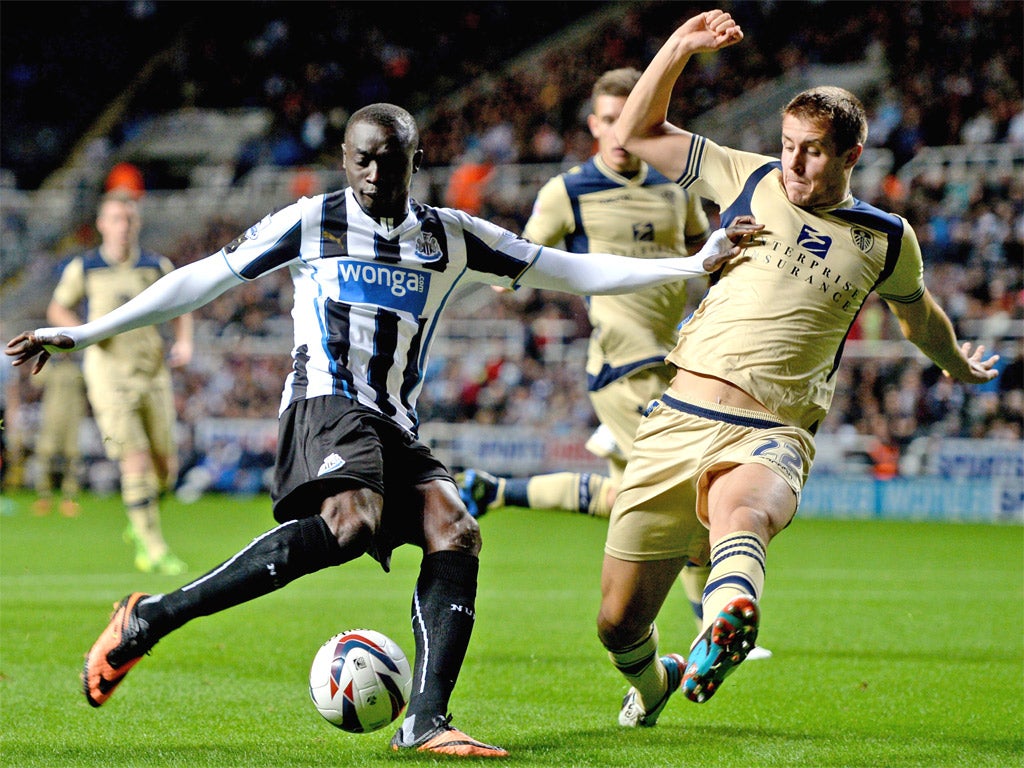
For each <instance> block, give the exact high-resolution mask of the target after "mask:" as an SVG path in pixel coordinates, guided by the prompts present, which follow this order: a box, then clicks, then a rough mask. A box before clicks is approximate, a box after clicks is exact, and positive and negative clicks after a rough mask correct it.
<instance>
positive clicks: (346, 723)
mask: <svg viewBox="0 0 1024 768" xmlns="http://www.w3.org/2000/svg"><path fill="white" fill-rule="evenodd" d="M411 691H412V670H411V669H410V668H409V660H408V659H407V658H406V656H405V653H404V652H403V651H402V649H401V647H399V645H398V643H396V642H395V641H394V640H392V639H391V638H389V637H388V636H387V635H384V634H381V633H380V632H376V631H374V630H372V629H350V630H348V631H347V632H341V633H339V634H337V635H335V636H334V637H332V638H331V639H330V640H328V641H327V642H326V643H324V644H323V645H322V646H320V650H319V651H317V652H316V656H314V657H313V664H312V666H311V667H310V669H309V695H310V697H311V698H312V699H313V704H314V705H316V708H317V711H318V712H319V713H320V714H321V715H323V716H324V718H325V719H326V720H327V722H329V723H332V724H333V725H336V726H338V727H339V728H341V729H342V730H343V731H348V732H349V733H369V732H370V731H376V730H377V729H379V728H383V727H384V726H386V725H387V724H388V723H391V722H394V720H395V718H397V717H398V716H399V715H400V714H402V710H403V709H405V705H406V704H407V703H408V702H409V693H410V692H411Z"/></svg>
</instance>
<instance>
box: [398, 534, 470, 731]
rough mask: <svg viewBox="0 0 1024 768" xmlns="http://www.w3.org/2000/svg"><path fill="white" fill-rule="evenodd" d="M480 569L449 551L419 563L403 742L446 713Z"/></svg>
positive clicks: (463, 555) (463, 651)
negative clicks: (413, 649) (413, 660)
mask: <svg viewBox="0 0 1024 768" xmlns="http://www.w3.org/2000/svg"><path fill="white" fill-rule="evenodd" d="M479 568H480V561H479V559H477V557H476V556H474V555H468V554H466V553H464V552H449V551H445V552H435V553H434V554H432V555H426V556H424V558H423V562H422V564H421V565H420V576H419V579H418V580H417V582H416V593H415V594H414V595H413V602H412V631H413V635H414V636H415V638H416V663H415V666H414V667H413V672H412V696H411V697H410V700H409V708H408V710H406V713H405V722H404V723H403V726H402V727H403V737H404V740H405V741H406V742H407V743H410V742H412V741H414V740H415V739H417V738H419V737H420V736H422V735H423V734H424V733H425V732H426V731H428V730H430V729H431V728H432V727H434V723H435V719H436V718H437V716H438V715H440V716H442V717H443V716H444V715H445V714H446V713H447V711H448V700H449V699H450V698H451V695H452V689H454V688H455V681H456V679H458V676H459V670H460V669H461V668H462V661H463V659H465V658H466V649H467V648H468V647H469V638H470V635H471V634H472V633H473V622H474V620H475V618H476V608H475V603H476V583H477V573H478V571H479ZM409 730H411V731H412V733H410V732H409Z"/></svg>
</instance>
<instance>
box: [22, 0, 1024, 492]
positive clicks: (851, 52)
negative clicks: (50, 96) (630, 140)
mask: <svg viewBox="0 0 1024 768" xmlns="http://www.w3.org/2000/svg"><path fill="white" fill-rule="evenodd" d="M297 5H301V4H297ZM452 5H453V6H455V7H457V8H459V9H460V11H461V13H457V14H454V15H453V14H451V13H449V14H447V15H446V17H445V21H444V23H443V24H442V23H441V22H440V19H439V18H435V17H432V16H431V14H430V13H429V12H428V11H427V9H431V8H435V7H436V6H435V5H433V4H407V5H402V6H401V9H402V10H401V11H398V9H397V8H396V11H395V13H393V14H392V13H389V14H388V18H387V20H386V22H385V21H382V20H380V19H379V18H378V16H379V15H380V14H379V12H378V11H377V10H376V8H377V7H376V6H375V5H369V4H359V3H355V4H351V3H344V4H342V3H338V4H335V3H322V4H316V7H317V9H318V10H322V12H318V13H316V14H302V13H291V12H288V10H287V9H288V7H289V5H288V4H274V3H269V4H263V5H262V6H261V12H263V13H264V18H263V20H262V21H261V22H260V23H259V24H257V25H255V26H254V23H253V21H252V20H251V19H250V20H248V21H247V22H246V23H245V24H241V25H240V26H239V27H238V34H237V35H236V36H234V37H231V36H224V35H220V36H215V35H212V34H211V35H205V36H204V34H203V32H204V29H203V28H202V27H201V26H200V27H194V28H190V29H188V30H186V32H185V33H184V38H183V40H182V41H181V42H180V43H179V46H178V48H177V49H176V50H177V52H178V54H179V55H176V56H175V57H173V58H172V60H171V65H170V66H168V68H166V69H164V70H162V71H161V72H160V74H159V75H158V76H157V78H156V80H157V81H158V82H159V81H161V78H165V79H166V80H165V85H166V86H167V87H165V88H164V89H163V90H164V94H165V95H167V94H172V97H173V95H174V94H176V95H177V97H178V98H179V100H180V102H181V103H182V104H185V103H190V104H194V105H197V106H217V107H230V106H239V105H246V104H248V105H254V104H259V105H261V106H268V107H270V108H271V109H273V111H274V114H275V116H276V117H275V119H274V121H273V127H272V129H271V130H270V131H269V132H268V133H267V134H266V135H264V136H262V137H259V138H258V139H257V140H255V141H253V142H250V143H249V144H247V145H245V147H243V151H242V153H241V154H240V156H239V158H238V162H237V166H236V169H235V173H236V179H237V178H239V177H241V176H242V175H243V174H244V173H245V172H246V171H247V170H248V169H249V168H251V167H253V166H255V165H260V164H271V165H277V166H286V167H288V166H294V165H301V164H305V163H317V162H320V163H336V162H337V160H338V157H339V144H340V136H341V131H342V130H343V127H344V123H345V120H346V119H347V115H348V113H349V110H350V109H352V108H354V107H356V106H359V105H361V104H363V103H367V102H370V101H380V100H386V101H394V102H397V103H400V104H403V105H406V106H408V107H410V108H411V110H412V111H414V112H415V113H416V114H417V115H418V116H420V119H421V121H422V123H423V125H422V128H423V135H422V140H423V145H424V147H425V150H426V157H427V162H428V163H429V164H430V165H433V166H451V168H452V170H453V173H452V176H451V182H450V183H449V185H448V188H447V190H446V191H445V195H444V198H445V199H437V200H425V201H424V202H428V203H432V204H453V205H456V206H457V207H463V208H465V209H467V210H470V211H471V212H473V213H478V214H482V215H484V216H485V217H488V218H491V219H492V220H494V221H496V222H497V223H500V224H503V225H505V226H507V227H508V228H510V229H512V230H514V231H520V230H521V228H522V226H523V224H525V221H526V218H527V217H528V215H529V203H530V202H532V197H530V196H527V197H526V198H524V197H523V195H521V194H520V195H507V194H503V192H502V190H501V189H500V187H495V186H492V185H490V184H489V181H490V180H492V179H493V178H494V176H495V172H496V170H499V169H500V168H501V167H502V166H505V165H510V164H514V163H530V162H549V163H550V162H555V163H559V164H560V165H561V166H562V167H567V166H569V165H572V164H575V163H577V162H579V161H581V160H583V159H585V158H587V157H589V156H590V155H591V154H592V153H593V151H594V144H593V140H592V139H591V137H590V135H589V133H588V132H587V131H586V127H585V115H586V113H587V111H588V109H589V102H588V99H589V90H590V86H591V84H592V82H593V79H594V77H595V75H596V74H597V73H600V72H601V71H603V70H605V69H609V68H613V67H620V66H636V67H639V68H643V66H644V65H645V64H646V63H647V61H649V59H650V57H651V56H652V55H653V53H654V51H656V50H657V48H658V46H659V45H660V43H661V41H662V40H663V39H664V36H665V35H666V34H667V33H668V32H669V31H670V30H671V29H672V28H674V25H675V24H676V23H677V22H678V21H679V20H681V19H684V18H686V17H687V16H688V15H689V14H690V12H691V11H692V10H694V9H695V8H697V6H691V5H690V4H679V3H659V2H655V3H640V4H623V5H624V6H626V10H625V12H624V13H619V14H617V15H616V18H615V20H614V22H613V23H607V24H600V25H597V26H596V27H595V29H594V31H593V32H592V33H591V34H590V35H582V36H581V37H580V39H579V40H575V39H574V41H573V43H572V44H571V45H570V44H563V45H556V46H552V47H550V48H548V49H546V50H543V51H540V52H538V53H537V54H536V57H535V58H533V59H531V60H530V62H529V63H528V65H526V66H520V67H514V68H511V69H504V70H503V69H500V68H499V65H500V62H502V61H505V60H507V59H509V57H511V56H512V55H514V54H515V52H516V51H517V50H521V49H522V48H524V47H526V46H525V44H524V39H525V38H524V36H526V35H530V34H532V35H534V36H535V38H536V41H537V42H539V41H540V37H542V36H543V35H544V34H546V33H547V32H550V31H553V30H555V29H558V28H563V27H567V28H568V31H567V34H571V33H572V31H573V25H571V24H570V23H569V22H570V17H571V18H582V17H584V16H585V15H586V14H587V13H590V12H600V11H602V10H606V9H607V7H608V6H609V4H606V3H582V4H571V3H570V4H560V3H549V4H545V5H544V6H543V7H544V9H545V10H544V11H543V13H541V14H539V16H542V17H544V19H543V20H538V21H537V23H535V24H534V25H533V26H531V25H530V24H524V23H523V21H524V19H526V18H527V17H528V16H529V14H527V13H526V12H525V11H526V9H524V8H522V7H520V6H532V7H533V8H534V12H536V7H537V6H536V5H535V4H529V3H528V4H517V3H457V4H452ZM574 5H575V6H576V7H573V6H574ZM611 5H616V4H614V3H613V4H611ZM809 5H810V6H813V10H812V11H811V13H812V14H813V17H814V20H815V23H810V22H811V18H810V17H809V16H808V6H809ZM726 7H729V8H730V10H731V11H732V12H733V14H734V15H736V16H738V17H739V19H740V21H741V23H742V24H743V27H744V29H745V31H746V34H747V37H748V42H747V43H745V44H744V48H743V51H742V53H743V55H732V56H726V55H720V56H717V57H713V58H711V59H708V60H707V61H701V62H695V64H697V65H696V66H691V67H689V68H688V69H687V71H686V73H685V75H684V77H685V79H686V81H685V83H684V84H683V85H682V91H683V92H685V93H688V94H695V97H694V98H689V99H677V100H676V101H675V102H674V103H673V107H672V109H673V115H672V117H673V119H675V120H678V121H680V122H681V123H682V124H684V125H685V124H686V123H687V121H688V120H690V119H692V118H694V117H695V116H697V115H699V114H701V113H702V112H704V111H706V110H708V109H709V108H711V107H713V106H715V105H716V104H718V103H720V102H722V101H723V100H728V99H730V98H732V97H735V96H737V95H740V94H742V93H743V92H745V91H746V90H748V89H750V88H751V87H753V86H754V85H756V84H758V83H760V82H763V81H765V80H768V79H771V78H774V77H776V76H778V75H779V74H781V73H783V72H786V71H789V70H791V69H792V68H795V67H796V68H799V67H803V66H806V65H808V64H812V63H832V64H836V63H847V62H852V61H860V60H863V59H864V58H865V57H866V56H867V57H871V58H874V59H876V60H877V61H878V62H879V65H880V66H885V67H887V68H888V70H889V73H890V74H889V78H888V81H887V83H886V84H885V85H884V87H881V88H879V89H878V90H877V91H876V92H872V93H867V94H862V96H863V97H864V98H865V102H866V106H867V107H868V109H869V114H870V116H871V135H870V137H869V143H870V144H871V145H872V146H876V147H884V148H886V149H888V150H890V151H891V152H892V155H893V159H894V166H893V168H892V172H891V173H890V174H889V175H887V176H886V177H885V178H884V179H883V180H882V182H881V183H880V184H879V186H878V189H877V190H876V191H875V194H874V197H872V198H866V202H869V203H876V204H878V205H880V206H881V207H883V208H886V209H889V210H893V211H896V212H898V213H901V214H902V215H904V216H906V217H907V218H908V219H909V220H910V222H911V224H912V225H913V226H914V227H915V229H916V231H917V233H918V235H919V237H920V239H921V243H922V247H923V250H924V253H925V260H926V282H927V284H928V285H929V287H930V289H931V291H932V292H933V293H934V294H935V295H936V297H937V299H938V301H939V303H940V304H941V305H942V306H943V307H944V308H946V310H947V312H948V313H949V315H950V317H951V318H952V319H953V321H954V323H955V324H956V326H957V330H958V335H959V336H961V337H962V338H969V339H980V340H982V341H983V342H984V343H985V344H986V347H987V348H988V349H989V350H991V351H993V352H998V353H999V354H1000V355H1001V356H1002V359H1001V361H1000V363H999V367H1000V369H1001V375H1000V377H999V378H998V379H996V380H995V381H994V382H992V383H991V384H990V385H986V386H983V387H975V388H965V387H963V386H961V385H959V384H956V383H952V382H950V381H949V380H948V379H946V378H945V377H943V376H942V375H941V372H940V371H938V370H937V369H936V368H935V366H933V365H931V364H930V363H929V362H928V361H927V360H923V359H922V358H920V357H918V356H916V355H914V354H912V353H908V352H907V348H905V347H903V346H900V345H899V343H898V340H899V339H901V338H902V337H901V335H900V333H899V329H898V328H897V327H896V324H895V320H894V318H893V316H892V315H891V313H889V311H888V309H887V308H886V307H885V306H884V304H883V303H882V302H880V301H879V300H877V299H875V298H873V299H872V300H871V301H869V302H868V304H867V305H866V306H865V307H864V310H863V311H862V312H861V314H860V316H859V317H858V320H857V323H856V325H855V327H854V329H853V333H852V334H851V337H850V338H851V344H850V345H849V349H848V353H847V355H846V356H845V357H844V360H843V363H842V366H841V367H840V371H839V374H838V375H839V376H840V383H839V386H838V387H837V394H836V399H835V404H834V407H833V409H832V412H831V414H830V416H829V418H828V420H827V422H826V423H825V424H824V425H823V426H822V429H821V433H822V434H827V433H831V434H835V435H840V436H842V435H849V436H859V437H863V438H867V439H866V440H864V441H861V442H862V443H864V444H867V445H869V446H870V448H869V449H868V454H867V461H868V463H869V464H870V465H871V467H872V468H873V471H874V473H875V475H876V476H877V477H882V478H884V477H887V476H889V477H891V476H894V475H895V474H896V473H898V472H899V469H898V466H899V457H900V455H901V453H902V452H904V451H905V450H906V448H907V447H908V446H909V445H910V444H911V443H912V442H913V441H915V440H916V439H919V438H923V437H933V436H936V435H938V436H950V437H1000V438H1004V437H1005V438H1012V439H1016V440H1020V439H1022V437H1024V371H1022V368H1024V279H1022V264H1024V180H1022V177H1021V174H1020V172H1019V171H1020V169H1019V167H1017V168H1016V170H1015V172H1011V171H1007V170H1006V169H999V170H990V171H987V172H985V173H961V172H960V171H958V170H957V169H951V168H946V169H942V168H940V169H937V170H936V169H930V170H928V171H926V172H922V173H920V174H917V175H914V176H912V177H910V178H909V179H907V178H906V177H904V176H900V175H898V171H899V169H900V168H901V167H902V166H904V165H905V164H906V163H907V162H909V161H910V160H911V159H912V158H913V157H914V156H915V155H916V154H917V153H918V152H919V151H920V150H921V149H922V148H924V147H936V146H950V145H964V146H965V147H967V146H970V145H976V144H992V143H1005V144H1015V145H1021V144H1024V104H1022V84H1021V73H1022V71H1024V66H1022V57H1021V52H1022V39H1021V35H1020V30H1021V10H1022V4H1021V3H1001V2H987V1H984V0H982V1H974V2H971V1H960V0H957V1H952V2H901V3H870V4H868V3H859V2H857V3H846V2H828V3H811V4H808V3H779V2H764V3H762V2H757V3H755V2H747V3H727V4H726ZM274 9H280V14H279V15H278V16H274V15H273V14H271V15H270V16H267V15H266V12H267V11H273V10H274ZM560 14H561V15H560ZM453 18H454V19H455V23H453V21H452V20H453ZM825 18H827V23H820V22H821V21H822V20H823V19H825ZM246 30H248V31H246ZM243 33H244V34H243ZM484 74H488V75H489V76H488V77H487V78H486V81H485V86H480V85H479V83H478V85H477V86H476V90H475V91H471V92H467V96H468V97H467V98H464V99H461V100H460V99H458V98H454V97H453V93H454V92H455V91H456V90H457V89H458V87H459V86H460V85H462V84H464V83H467V82H470V81H471V80H472V79H473V78H475V77H477V76H479V75H484ZM172 83H173V87H170V86H171V84H172ZM147 93H148V92H147ZM177 106H180V104H167V103H166V102H164V103H149V102H147V101H146V100H145V99H142V98H139V99H138V100H137V101H136V102H134V103H133V110H134V111H135V114H136V116H137V118H138V119H139V120H143V119H144V118H145V116H146V114H148V113H149V112H150V111H152V110H157V109H161V108H162V109H166V108H173V107H177ZM131 130H133V129H132V128H131V123H127V124H125V128H124V131H125V132H126V133H127V132H130V131H131ZM750 148H751V149H755V150H758V151H767V152H774V151H776V150H775V148H774V147H771V146H764V147H750ZM153 183H159V182H158V181H157V180H154V179H147V184H153ZM709 214H710V215H711V217H712V221H713V222H715V221H717V212H716V211H715V210H713V209H711V210H709ZM251 223H252V222H245V221H230V220H226V219H220V220H215V221H212V222H209V223H208V224H207V226H206V227H205V229H197V231H196V232H195V233H192V234H189V235H187V236H183V237H182V239H181V241H180V242H179V243H178V244H177V246H176V248H175V249H174V252H172V253H168V254H167V255H168V256H170V257H171V258H172V260H173V261H175V263H177V264H179V265H181V264H185V263H189V262H191V261H193V260H195V259H197V258H200V257H202V256H206V255H208V254H210V253H213V252H215V251H216V250H218V249H219V248H220V247H222V246H223V245H224V244H226V243H228V242H229V241H230V240H232V239H233V238H234V237H235V236H237V234H238V233H239V232H241V231H242V230H243V229H244V228H245V227H246V226H248V225H249V224H251ZM278 277H279V279H277V280H274V279H264V280H261V281H257V282H256V283H253V284H251V285H249V286H244V287H240V288H236V289H235V290H233V291H230V292H229V293H227V294H225V295H224V296H222V297H221V298H220V299H218V300H217V301H215V302H214V303H213V304H211V305H209V306H208V307H206V308H204V309H203V310H201V311H200V313H199V315H198V317H197V320H198V322H199V326H198V327H199V329H200V330H199V333H198V334H197V359H196V361H195V363H194V364H193V365H192V366H191V368H190V369H189V370H188V371H187V372H186V373H185V374H184V375H178V376H177V382H176V385H177V387H178V395H179V398H178V406H179V413H180V415H181V419H182V421H183V422H185V423H188V424H193V425H194V424H196V423H198V422H199V421H201V420H202V419H204V418H208V417H223V418H264V419H265V418H268V417H272V416H273V415H274V414H275V413H276V410H277V404H278V398H279V396H280V390H281V383H282V380H283V378H284V376H285V375H286V374H287V372H288V369H289V362H290V361H289V358H288V351H289V349H290V346H291V339H290V338H289V337H288V334H289V330H288V329H289V328H290V324H289V323H288V322H287V314H288V311H289V307H290V298H291V297H290V290H291V286H290V283H289V282H288V279H287V274H286V273H284V274H282V273H278ZM695 298H696V297H695ZM472 299H473V300H467V301H465V302H463V303H462V304H459V303H458V302H456V303H455V305H454V306H453V307H452V309H450V310H449V312H448V315H447V317H448V318H449V319H459V318H488V319H506V320H508V321H509V323H510V324H515V326H516V327H517V328H519V329H521V330H520V331H519V333H521V344H519V345H518V346H517V347H516V348H515V349H513V350H509V349H507V348H505V349H501V350H500V351H497V352H494V353H493V354H492V353H490V352H488V351H486V350H485V351H483V352H481V351H480V348H479V347H475V346H473V345H467V346H466V347H465V348H460V347H459V345H457V344H449V345H445V344H441V343H439V344H438V346H437V349H436V351H435V354H434V356H433V358H432V360H431V362H430V365H431V375H430V376H428V382H429V383H428V384H427V386H426V388H425V390H424V392H423V394H422V396H421V400H420V403H421V408H420V415H421V418H422V419H423V420H424V421H432V420H438V421H444V422H451V423H455V422H476V423H480V424H510V425H517V426H520V427H538V428H543V429H545V430H547V431H549V432H550V433H554V434H557V433H567V432H572V431H581V430H586V429H587V428H588V426H591V427H592V426H596V423H597V422H596V420H595V419H594V417H593V413H592V410H591V407H590V405H589V401H588V400H587V398H586V394H585V389H584V387H585V379H586V377H585V374H584V373H583V353H582V349H583V346H582V345H584V344H585V338H586V336H587V334H588V333H589V327H588V325H587V321H586V313H585V309H584V306H583V304H582V300H580V299H578V298H574V297H568V296H563V295H561V294H553V293H547V292H543V291H533V290H528V289H523V290H521V291H519V292H516V293H511V294H498V293H491V292H490V291H488V292H487V295H481V294H479V293H478V294H474V296H473V297H472ZM282 319H283V320H284V322H282ZM23 389H25V391H24V392H23V399H28V400H31V399H32V398H33V397H35V395H33V394H32V392H31V390H30V389H29V388H23ZM193 459H194V460H193V464H195V463H198V462H200V461H201V460H202V458H201V457H193Z"/></svg>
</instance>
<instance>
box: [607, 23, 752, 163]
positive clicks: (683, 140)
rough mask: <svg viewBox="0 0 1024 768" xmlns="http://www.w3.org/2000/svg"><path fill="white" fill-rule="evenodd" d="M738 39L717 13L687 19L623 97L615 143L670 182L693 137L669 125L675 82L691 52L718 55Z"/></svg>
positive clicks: (740, 35) (735, 28) (733, 27)
mask: <svg viewBox="0 0 1024 768" xmlns="http://www.w3.org/2000/svg"><path fill="white" fill-rule="evenodd" d="M742 39H743V30H741V29H740V26H739V24H737V23H736V22H735V21H734V20H733V18H732V16H730V15H729V14H728V13H725V12H724V11H721V10H714V11H706V12H704V13H701V14H698V15H696V16H694V17H693V18H691V19H689V20H688V21H686V22H685V23H684V24H683V25H682V26H681V27H679V29H677V30H676V31H675V32H673V33H672V35H671V36H670V37H669V39H668V40H667V41H665V44H664V45H663V46H662V47H661V50H659V51H658V53H657V54H655V56H654V58H653V59H652V60H651V63H650V64H649V65H648V66H647V69H646V70H645V71H644V73H643V75H642V76H641V77H640V80H639V82H638V83H637V84H636V85H635V86H634V87H633V90H632V92H631V93H630V94H629V98H627V99H626V104H625V105H624V106H623V108H622V114H621V115H619V119H618V120H617V121H616V123H615V135H616V137H618V140H619V143H621V144H622V146H623V147H625V148H626V149H627V150H628V151H629V152H631V153H633V154H634V155H636V156H637V157H639V158H641V159H643V160H646V161H647V162H648V163H650V164H651V165H652V166H654V167H655V168H656V169H657V170H658V171H660V172H661V173H662V174H664V175H665V176H667V177H668V178H670V179H677V178H679V176H680V175H681V174H682V172H683V167H684V164H685V162H686V156H687V154H688V153H689V151H690V141H691V139H692V137H693V134H691V133H690V132H688V131H685V130H683V129H681V128H678V127H677V126H674V125H672V124H671V123H669V122H668V121H667V117H668V105H669V100H670V99H671V98H672V89H673V87H674V86H675V84H676V80H678V79H679V75H680V73H682V71H683V67H685V66H686V62H688V61H689V60H690V57H691V56H692V55H693V54H695V53H705V52H711V51H718V50H720V49H722V48H725V47H726V46H729V45H733V44H734V43H738V42H739V41H740V40H742Z"/></svg>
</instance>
